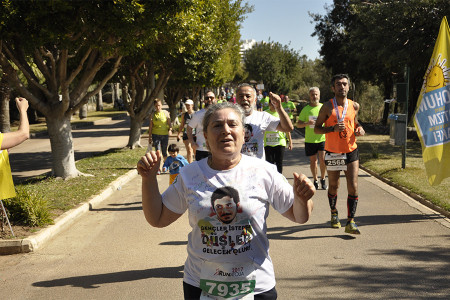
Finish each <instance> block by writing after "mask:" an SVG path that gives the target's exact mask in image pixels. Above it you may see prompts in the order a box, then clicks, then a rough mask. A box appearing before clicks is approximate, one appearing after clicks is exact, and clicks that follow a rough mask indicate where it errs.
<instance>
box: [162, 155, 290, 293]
mask: <svg viewBox="0 0 450 300" xmlns="http://www.w3.org/2000/svg"><path fill="white" fill-rule="evenodd" d="M207 161H208V160H207V159H203V160H200V161H195V162H193V163H191V164H189V165H187V166H186V167H183V168H182V169H181V170H180V175H178V177H177V179H176V181H175V182H174V183H173V184H172V185H170V186H169V188H168V189H167V190H166V191H165V192H164V193H163V195H162V201H163V203H164V205H165V206H166V207H167V208H168V209H169V210H171V211H173V212H175V213H178V214H183V213H184V212H185V211H186V210H188V213H189V225H190V226H191V227H192V231H191V232H190V233H189V235H188V246H187V252H188V257H187V260H186V263H185V266H184V281H185V282H186V283H188V284H191V285H193V286H197V287H198V286H199V285H200V273H201V270H202V265H203V264H204V263H207V262H208V263H209V262H213V263H224V262H230V263H233V264H234V263H236V264H244V263H250V264H251V265H252V267H254V268H255V269H256V271H255V272H256V273H255V274H256V288H255V293H262V292H265V291H268V290H270V289H272V288H273V287H274V286H275V275H274V270H273V264H272V260H271V258H270V256H269V240H268V238H267V235H266V230H267V225H266V218H267V216H268V214H269V205H271V206H272V207H273V208H274V209H275V210H277V211H278V212H279V213H281V214H283V213H285V212H286V211H287V210H288V209H289V208H290V207H291V206H292V204H293V203H294V192H293V188H292V186H291V185H290V184H289V183H288V182H287V180H286V178H285V177H284V176H283V175H281V174H280V173H278V172H277V170H276V167H275V166H274V165H273V164H270V163H268V162H266V161H261V160H260V159H259V158H255V157H249V156H246V155H242V159H241V161H240V162H239V164H238V165H237V166H236V167H234V168H233V169H231V170H226V171H217V170H213V169H211V168H210V167H209V166H208V164H207ZM224 186H229V187H232V188H234V189H235V190H236V191H237V193H238V195H239V199H238V201H239V204H238V205H237V207H238V209H237V213H236V215H235V217H234V219H232V220H231V222H230V223H227V224H224V223H223V222H222V221H220V220H219V219H218V216H217V214H216V212H215V211H214V209H213V206H212V203H211V196H212V195H213V192H214V191H216V190H217V189H218V188H221V187H224ZM236 198H237V197H236Z"/></svg>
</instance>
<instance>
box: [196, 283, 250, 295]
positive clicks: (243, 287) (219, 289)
mask: <svg viewBox="0 0 450 300" xmlns="http://www.w3.org/2000/svg"><path fill="white" fill-rule="evenodd" d="M255 283H256V282H255V280H249V281H231V282H223V281H214V280H205V279H201V280H200V288H201V289H202V290H203V291H205V292H206V293H208V294H209V295H213V296H219V297H223V298H232V297H236V296H243V295H246V294H249V293H252V292H253V291H254V290H255Z"/></svg>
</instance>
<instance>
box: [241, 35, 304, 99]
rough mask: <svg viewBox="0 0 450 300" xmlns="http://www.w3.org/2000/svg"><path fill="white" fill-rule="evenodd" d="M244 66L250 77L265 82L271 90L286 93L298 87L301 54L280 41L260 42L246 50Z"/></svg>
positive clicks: (266, 87)
mask: <svg viewBox="0 0 450 300" xmlns="http://www.w3.org/2000/svg"><path fill="white" fill-rule="evenodd" d="M243 61H244V68H245V70H246V71H247V72H248V78H249V79H250V80H255V81H258V82H263V83H264V88H265V89H267V90H269V91H274V92H277V93H283V94H286V93H288V92H290V91H291V90H292V89H294V88H296V87H297V83H298V80H297V78H296V77H297V75H298V72H299V68H300V67H301V62H302V58H301V57H300V54H299V53H298V52H297V51H295V50H293V49H290V48H289V46H288V45H282V44H280V43H278V42H272V41H270V40H269V42H267V43H266V42H259V43H256V44H255V45H254V46H253V47H252V48H251V49H249V50H247V51H245V53H244V57H243Z"/></svg>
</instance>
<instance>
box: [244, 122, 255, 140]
mask: <svg viewBox="0 0 450 300" xmlns="http://www.w3.org/2000/svg"><path fill="white" fill-rule="evenodd" d="M248 126H250V125H248V124H246V125H245V126H244V133H245V135H244V141H245V142H246V143H247V142H249V141H250V139H251V138H252V135H253V134H252V130H251V128H248Z"/></svg>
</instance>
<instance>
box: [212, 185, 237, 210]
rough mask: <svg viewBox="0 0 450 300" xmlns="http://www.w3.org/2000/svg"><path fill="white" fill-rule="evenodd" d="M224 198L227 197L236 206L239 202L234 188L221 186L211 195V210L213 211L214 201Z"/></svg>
mask: <svg viewBox="0 0 450 300" xmlns="http://www.w3.org/2000/svg"><path fill="white" fill-rule="evenodd" d="M225 196H229V197H230V198H232V199H233V201H234V203H236V204H238V203H239V201H240V200H239V192H238V191H237V190H236V189H235V188H233V187H231V186H223V187H220V188H218V189H217V190H215V191H214V192H213V193H212V195H211V205H212V207H213V209H214V201H216V200H217V199H222V198H223V197H225Z"/></svg>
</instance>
